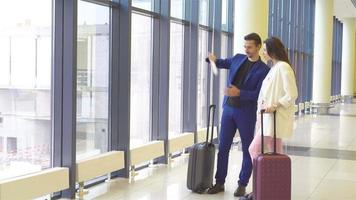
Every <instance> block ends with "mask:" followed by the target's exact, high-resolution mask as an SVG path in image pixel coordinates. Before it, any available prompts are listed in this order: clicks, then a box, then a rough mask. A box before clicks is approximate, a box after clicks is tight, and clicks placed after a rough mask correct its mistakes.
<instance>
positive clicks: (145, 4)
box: [132, 0, 154, 11]
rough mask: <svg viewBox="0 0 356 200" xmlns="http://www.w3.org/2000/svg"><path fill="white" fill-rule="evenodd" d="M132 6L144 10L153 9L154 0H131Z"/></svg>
mask: <svg viewBox="0 0 356 200" xmlns="http://www.w3.org/2000/svg"><path fill="white" fill-rule="evenodd" d="M132 6H133V7H136V8H141V9H144V10H149V11H154V0H132Z"/></svg>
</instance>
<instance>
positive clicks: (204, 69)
mask: <svg viewBox="0 0 356 200" xmlns="http://www.w3.org/2000/svg"><path fill="white" fill-rule="evenodd" d="M198 56H199V57H198V79H197V82H198V96H197V127H198V129H199V128H204V127H206V124H205V122H206V117H207V115H206V114H207V101H208V96H207V93H208V64H207V63H206V62H205V58H206V57H207V56H208V31H206V30H202V29H200V30H199V55H198Z"/></svg>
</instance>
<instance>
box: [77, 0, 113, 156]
mask: <svg viewBox="0 0 356 200" xmlns="http://www.w3.org/2000/svg"><path fill="white" fill-rule="evenodd" d="M109 9H110V8H109V7H106V6H100V5H97V4H92V3H88V2H85V1H78V31H77V33H78V36H77V136H76V138H77V143H76V144H77V160H79V159H82V158H87V157H90V156H93V155H97V154H100V153H103V152H106V151H107V150H108V111H109V99H108V97H109V94H108V88H109V82H108V80H109V44H110V43H109V42H110V41H109V40H110V39H109V38H110V27H109V17H110V10H109Z"/></svg>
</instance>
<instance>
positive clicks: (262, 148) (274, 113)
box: [261, 109, 277, 154]
mask: <svg viewBox="0 0 356 200" xmlns="http://www.w3.org/2000/svg"><path fill="white" fill-rule="evenodd" d="M265 112H266V109H262V110H261V143H262V145H261V153H262V154H264V142H263V139H264V137H263V114H264V113H265ZM276 113H277V111H274V112H273V153H274V154H276V153H277V152H276V143H277V142H276V140H277V134H276Z"/></svg>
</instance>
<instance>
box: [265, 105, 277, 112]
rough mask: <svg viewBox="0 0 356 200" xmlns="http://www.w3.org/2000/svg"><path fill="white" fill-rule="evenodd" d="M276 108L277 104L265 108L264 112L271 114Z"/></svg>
mask: <svg viewBox="0 0 356 200" xmlns="http://www.w3.org/2000/svg"><path fill="white" fill-rule="evenodd" d="M277 108H278V104H272V105H271V106H266V107H265V110H266V113H273V112H274V111H276V110H277Z"/></svg>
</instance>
